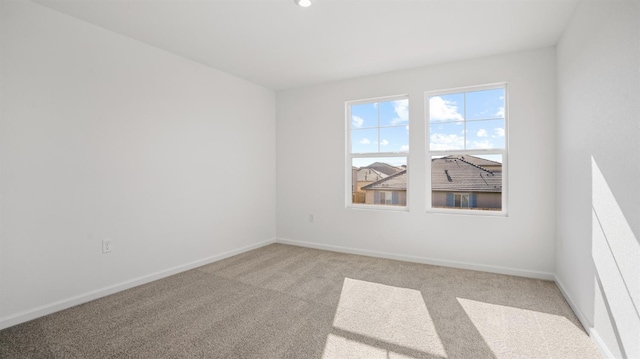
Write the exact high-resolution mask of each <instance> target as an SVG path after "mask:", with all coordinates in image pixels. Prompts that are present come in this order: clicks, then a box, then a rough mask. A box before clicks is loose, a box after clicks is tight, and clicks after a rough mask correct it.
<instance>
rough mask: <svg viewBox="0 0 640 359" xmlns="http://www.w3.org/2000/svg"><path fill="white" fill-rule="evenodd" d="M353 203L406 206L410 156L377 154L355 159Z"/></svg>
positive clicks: (353, 163)
mask: <svg viewBox="0 0 640 359" xmlns="http://www.w3.org/2000/svg"><path fill="white" fill-rule="evenodd" d="M351 164H352V166H351V171H352V174H351V176H352V203H354V204H376V205H389V206H406V205H407V172H406V169H407V158H406V157H376V158H354V159H353V160H352V163H351Z"/></svg>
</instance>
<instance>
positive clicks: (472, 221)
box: [277, 48, 556, 278]
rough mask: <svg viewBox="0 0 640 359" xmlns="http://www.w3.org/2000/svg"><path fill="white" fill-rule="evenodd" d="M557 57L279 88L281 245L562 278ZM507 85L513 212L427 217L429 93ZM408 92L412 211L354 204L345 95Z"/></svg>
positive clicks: (538, 54)
mask: <svg viewBox="0 0 640 359" xmlns="http://www.w3.org/2000/svg"><path fill="white" fill-rule="evenodd" d="M354 55H356V54H354ZM555 56H556V55H555V50H554V49H553V48H545V49H540V50H535V51H527V52H520V53H513V54H507V55H501V56H494V57H488V58H481V59H474V60H469V61H463V62H456V63H451V64H446V65H442V66H433V67H426V68H420V69H415V70H408V71H400V72H393V73H387V74H381V75H376V76H369V77H364V78H357V79H352V80H346V81H340V82H334V83H328V84H323V85H319V86H313V87H307V88H301V89H295V90H289V91H282V92H278V93H277V109H278V118H277V158H278V161H277V188H278V190H277V237H278V241H282V242H285V243H296V244H301V245H308V246H316V247H321V248H330V249H338V250H349V251H355V252H361V253H367V254H374V255H375V254H378V255H380V254H381V255H384V256H392V257H396V258H403V259H410V260H416V261H423V262H431V263H442V264H447V265H455V266H461V267H469V268H479V269H483V270H490V271H498V272H506V273H514V274H520V275H527V276H535V277H543V278H551V277H552V274H551V273H552V272H554V253H555V150H556V148H555V120H556V112H555V106H556V103H555V98H556V93H555V88H556V78H555ZM365 60H366V59H364V60H363V61H365ZM502 81H506V82H508V83H509V96H510V134H509V135H510V147H509V151H510V152H509V155H510V157H509V167H510V170H509V189H508V191H509V216H508V217H506V218H505V217H489V216H464V215H443V214H428V213H426V212H425V211H426V206H425V203H424V198H425V186H426V183H425V166H424V164H425V157H426V155H425V145H424V137H425V121H424V118H425V117H424V107H425V106H424V104H423V101H424V92H425V91H430V90H439V89H448V88H453V87H460V86H471V85H482V84H488V83H496V82H502ZM399 94H409V96H410V111H409V112H410V126H411V134H410V136H411V137H410V146H411V154H410V159H409V176H410V177H409V183H410V193H409V203H410V204H409V206H410V210H409V211H408V212H390V211H375V210H356V209H347V208H345V197H344V196H345V101H348V100H358V99H366V98H372V97H379V96H389V95H399ZM309 214H314V215H315V223H309V221H308V216H309Z"/></svg>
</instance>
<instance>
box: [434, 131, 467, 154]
mask: <svg viewBox="0 0 640 359" xmlns="http://www.w3.org/2000/svg"><path fill="white" fill-rule="evenodd" d="M430 148H431V150H434V151H442V150H460V149H463V148H464V137H463V136H458V135H455V134H451V135H445V134H443V133H434V134H432V135H431V145H430Z"/></svg>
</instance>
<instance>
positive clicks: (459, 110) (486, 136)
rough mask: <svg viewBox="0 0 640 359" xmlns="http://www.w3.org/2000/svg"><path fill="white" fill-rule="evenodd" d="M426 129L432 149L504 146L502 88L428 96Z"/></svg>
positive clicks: (496, 147) (493, 147)
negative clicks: (427, 129) (427, 124)
mask: <svg viewBox="0 0 640 359" xmlns="http://www.w3.org/2000/svg"><path fill="white" fill-rule="evenodd" d="M465 119H466V121H465ZM429 131H430V133H429V139H430V149H431V150H432V151H440V150H464V149H467V150H471V149H498V148H504V146H505V140H504V131H505V130H504V89H493V90H483V91H473V92H467V93H466V94H465V93H457V94H449V95H440V96H431V97H429ZM465 131H466V138H465Z"/></svg>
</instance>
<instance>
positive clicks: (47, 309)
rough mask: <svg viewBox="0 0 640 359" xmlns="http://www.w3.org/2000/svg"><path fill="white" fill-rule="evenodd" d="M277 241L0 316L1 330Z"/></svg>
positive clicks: (242, 248) (253, 245)
mask: <svg viewBox="0 0 640 359" xmlns="http://www.w3.org/2000/svg"><path fill="white" fill-rule="evenodd" d="M272 243H275V239H270V240H266V241H263V242H259V243H255V244H252V245H248V246H244V247H240V248H237V249H234V250H230V251H227V252H224V253H220V254H217V255H214V256H211V257H208V258H204V259H200V260H197V261H194V262H191V263H186V264H183V265H179V266H176V267H173V268H169V269H165V270H162V271H159V272H155V273H151V274H148V275H145V276H142V277H138V278H134V279H131V280H128V281H126V282H122V283H118V284H114V285H111V286H108V287H105V288H101V289H97V290H94V291H91V292H88V293H84V294H80V295H76V296H73V297H70V298H67V299H63V300H60V301H57V302H54V303H51V304H47V305H43V306H40V307H37V308H34V309H29V310H26V311H23V312H20V313H17V314H13V315H10V316H8V317H4V318H0V330H1V329H5V328H9V327H11V326H14V325H17V324H20V323H24V322H27V321H29V320H33V319H36V318H39V317H42V316H45V315H48V314H52V313H55V312H58V311H61V310H64V309H67V308H71V307H74V306H76V305H79V304H83V303H86V302H90V301H92V300H95V299H98V298H102V297H105V296H107V295H110V294H114V293H117V292H121V291H123V290H126V289H129V288H133V287H137V286H139V285H142V284H146V283H149V282H153V281H155V280H158V279H162V278H165V277H169V276H172V275H174V274H177V273H180V272H184V271H187V270H190V269H193V268H197V267H200V266H203V265H206V264H209V263H213V262H217V261H219V260H222V259H225V258H228V257H231V256H234V255H236V254H240V253H244V252H247V251H250V250H253V249H256V248H260V247H264V246H266V245H269V244H272Z"/></svg>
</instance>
